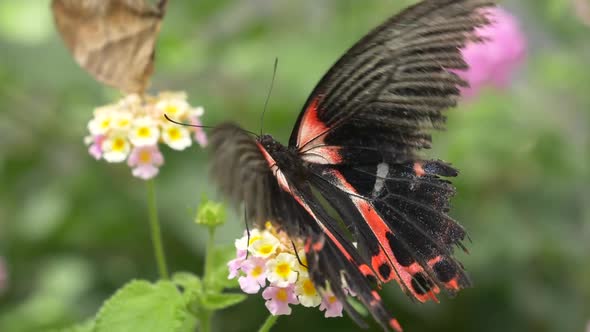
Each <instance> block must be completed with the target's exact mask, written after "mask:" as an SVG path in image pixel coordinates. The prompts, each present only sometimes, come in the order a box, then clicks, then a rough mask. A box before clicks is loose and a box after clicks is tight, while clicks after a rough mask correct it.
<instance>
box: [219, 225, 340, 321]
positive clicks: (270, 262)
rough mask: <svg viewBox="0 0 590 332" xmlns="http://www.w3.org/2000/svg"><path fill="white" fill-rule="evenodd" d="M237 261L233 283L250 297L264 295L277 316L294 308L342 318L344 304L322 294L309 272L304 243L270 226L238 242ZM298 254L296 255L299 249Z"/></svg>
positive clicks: (232, 270)
mask: <svg viewBox="0 0 590 332" xmlns="http://www.w3.org/2000/svg"><path fill="white" fill-rule="evenodd" d="M235 246H236V256H237V257H236V258H235V259H233V260H231V261H230V262H229V263H228V268H229V276H228V278H229V279H234V278H238V282H239V284H240V288H241V289H242V291H244V292H245V293H248V294H256V293H258V292H260V290H263V291H262V297H263V298H264V299H265V300H266V303H265V305H266V308H267V309H268V311H269V312H270V313H271V314H273V315H289V314H291V308H290V305H292V304H293V305H297V304H300V305H302V306H304V307H310V308H311V307H319V310H321V311H324V315H325V317H341V316H342V303H341V302H340V301H339V300H338V299H337V298H336V297H335V296H334V295H333V294H332V293H331V292H330V291H329V290H324V291H322V292H321V294H320V292H318V290H317V289H316V288H315V286H314V284H313V282H312V281H311V279H310V277H309V273H308V271H307V262H306V259H305V253H304V252H303V243H302V242H301V241H293V243H292V242H291V239H290V238H289V237H288V236H287V234H285V233H284V232H282V231H277V230H276V229H275V228H274V227H273V226H272V224H271V223H270V222H267V223H266V225H265V228H264V229H253V230H251V231H250V235H249V236H248V234H244V236H243V237H241V238H240V239H237V240H236V241H235ZM294 247H295V248H300V249H297V250H298V251H297V252H295V248H294Z"/></svg>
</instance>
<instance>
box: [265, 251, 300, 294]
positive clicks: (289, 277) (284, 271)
mask: <svg viewBox="0 0 590 332" xmlns="http://www.w3.org/2000/svg"><path fill="white" fill-rule="evenodd" d="M297 264H298V262H297V258H296V257H295V255H292V254H289V253H286V252H283V253H280V254H278V255H277V257H276V258H275V259H271V260H269V261H268V262H266V278H267V279H268V281H270V282H271V283H272V284H273V285H275V286H278V287H287V286H289V285H291V284H293V283H295V281H297V271H296V267H297Z"/></svg>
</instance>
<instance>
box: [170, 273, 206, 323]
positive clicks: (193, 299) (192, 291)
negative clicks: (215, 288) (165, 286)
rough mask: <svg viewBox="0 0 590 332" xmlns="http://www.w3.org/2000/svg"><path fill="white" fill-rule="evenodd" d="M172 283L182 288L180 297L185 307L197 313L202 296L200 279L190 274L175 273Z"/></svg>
mask: <svg viewBox="0 0 590 332" xmlns="http://www.w3.org/2000/svg"><path fill="white" fill-rule="evenodd" d="M172 282H174V283H175V284H176V285H178V286H180V287H182V288H183V293H182V297H183V298H184V301H185V303H186V307H187V308H188V309H189V310H190V311H191V312H192V313H193V314H196V313H198V310H199V305H200V303H201V296H202V294H203V283H202V282H201V279H200V278H199V277H197V276H196V275H194V274H192V273H190V272H177V273H175V274H174V275H173V276H172Z"/></svg>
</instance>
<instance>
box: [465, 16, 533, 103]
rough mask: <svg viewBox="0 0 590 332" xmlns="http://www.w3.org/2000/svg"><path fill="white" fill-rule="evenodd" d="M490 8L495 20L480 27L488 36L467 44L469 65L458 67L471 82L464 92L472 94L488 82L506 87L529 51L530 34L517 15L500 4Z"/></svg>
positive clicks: (479, 32)
mask: <svg viewBox="0 0 590 332" xmlns="http://www.w3.org/2000/svg"><path fill="white" fill-rule="evenodd" d="M488 12H489V18H490V19H491V20H492V23H491V24H490V25H488V26H485V27H483V28H480V29H478V30H477V34H478V35H479V36H481V37H483V38H484V39H485V40H484V41H483V42H482V43H470V44H467V46H465V48H464V49H463V50H462V53H463V57H464V58H465V61H466V62H467V64H468V65H469V69H468V70H466V71H457V74H458V75H459V76H461V77H462V78H463V79H464V80H466V81H467V82H469V84H470V88H465V89H462V94H463V96H465V97H468V98H469V97H473V96H475V95H477V93H478V92H479V90H480V89H481V88H482V87H483V86H484V85H487V84H492V85H494V86H495V87H497V88H503V87H506V86H507V85H508V84H509V81H510V76H511V74H512V72H514V70H515V69H516V68H517V66H518V65H519V64H520V63H521V62H522V60H523V59H524V57H525V55H526V38H525V36H524V34H523V32H522V31H521V29H520V26H519V23H518V21H517V19H516V17H514V16H513V15H512V14H510V13H509V12H508V11H506V10H505V9H503V8H500V7H497V8H494V9H490V10H489V11H488Z"/></svg>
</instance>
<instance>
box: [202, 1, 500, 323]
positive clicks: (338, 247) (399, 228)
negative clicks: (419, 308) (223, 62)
mask: <svg viewBox="0 0 590 332" xmlns="http://www.w3.org/2000/svg"><path fill="white" fill-rule="evenodd" d="M491 6H494V1H491V0H424V1H422V2H419V3H418V4H416V5H414V6H411V7H409V8H408V9H406V10H404V11H403V12H401V13H400V14H398V15H396V16H394V17H392V18H390V19H389V20H387V21H386V22H385V23H383V24H382V25H380V26H378V27H377V28H375V29H374V30H373V31H371V32H370V33H369V34H367V35H366V36H365V37H364V38H362V39H361V40H360V41H359V42H357V43H356V44H355V45H354V46H353V47H352V48H351V49H350V50H349V51H348V52H346V53H345V54H344V55H343V56H342V57H341V58H340V59H339V60H338V61H337V62H336V64H335V65H334V66H333V67H332V68H331V69H330V70H329V71H328V72H327V73H326V74H325V75H324V77H323V78H322V79H321V80H320V82H319V83H318V85H317V86H316V88H315V89H314V91H313V92H312V94H311V96H310V97H309V98H308V100H307V102H306V103H305V105H304V107H303V109H302V111H301V113H300V115H299V117H298V119H297V121H296V123H295V125H294V129H293V132H292V134H291V137H290V139H289V143H288V145H282V144H281V143H279V142H277V141H276V140H274V139H273V138H272V137H271V136H269V135H263V136H261V137H257V138H254V137H252V136H251V135H250V134H248V133H246V132H245V131H244V130H242V129H241V128H240V127H239V126H237V125H235V124H232V123H225V124H222V125H220V126H219V127H217V128H216V129H215V130H214V131H213V132H212V133H211V136H210V137H211V148H212V151H213V167H212V170H213V178H214V179H215V180H216V181H217V183H218V184H219V187H220V190H221V192H222V193H224V194H225V195H226V196H227V197H228V198H230V199H231V200H232V201H233V202H234V203H235V205H236V206H237V207H240V206H243V207H245V209H246V213H247V217H248V220H249V221H252V222H254V223H256V224H258V225H262V224H263V223H264V222H266V221H271V222H272V223H273V224H274V225H275V226H276V227H278V228H280V229H282V230H284V231H285V232H286V233H287V234H288V235H289V237H291V238H297V239H302V240H303V243H305V246H304V248H303V249H304V251H305V255H306V260H307V263H308V271H309V275H310V278H311V280H312V281H313V283H314V285H315V286H316V288H317V289H318V290H319V291H320V293H325V292H332V293H333V294H334V296H336V298H338V299H339V300H340V301H341V302H342V303H343V305H344V310H346V311H347V312H348V314H349V315H350V316H351V318H352V319H354V320H355V321H356V322H357V323H358V324H359V325H361V326H365V324H364V322H363V321H362V319H361V318H360V316H359V314H358V313H357V312H356V311H355V310H354V309H353V308H352V306H351V305H350V304H348V302H347V301H346V296H347V290H348V291H350V292H352V293H354V294H357V298H358V299H359V300H360V301H361V302H362V303H363V304H364V305H365V306H366V307H367V308H368V310H369V312H370V313H371V314H372V316H373V317H374V318H375V320H376V321H377V322H378V323H379V324H380V325H381V326H382V327H383V328H384V329H385V330H391V329H393V330H398V331H400V330H401V327H400V326H399V324H398V322H397V320H395V319H394V318H393V317H392V316H391V315H390V314H389V313H388V312H387V310H386V309H385V308H384V305H383V302H382V300H381V298H380V297H379V294H378V293H377V291H376V290H375V283H376V284H377V285H380V284H382V283H387V282H389V281H392V280H395V281H396V282H397V283H398V284H399V286H400V288H401V289H402V290H403V291H404V292H405V293H407V294H408V295H409V296H410V297H412V298H414V299H416V300H418V301H419V302H425V301H428V300H434V301H438V300H437V295H438V294H439V293H440V292H442V291H446V292H448V293H450V294H454V293H456V292H457V291H459V290H460V289H461V288H465V287H468V286H469V285H470V281H469V278H468V276H467V274H466V272H465V271H464V268H463V265H462V264H461V263H460V262H458V261H457V260H456V259H455V257H454V256H453V249H454V247H456V246H458V247H460V248H463V249H464V247H463V245H462V244H461V241H462V240H463V239H464V238H465V236H466V232H465V230H464V229H463V227H461V225H459V224H458V223H457V222H456V221H455V220H454V219H453V218H451V217H450V216H449V215H448V212H449V210H450V199H451V197H452V196H453V195H454V194H455V188H454V187H453V186H452V184H451V182H450V181H449V180H448V179H449V178H452V177H455V176H457V175H458V171H457V170H456V169H454V168H453V167H452V166H451V165H450V164H447V163H445V162H442V161H440V160H429V159H426V158H424V157H422V156H421V155H420V153H419V152H420V150H422V149H425V148H429V147H430V145H431V136H430V131H431V130H433V129H440V128H443V127H444V122H445V116H444V114H443V111H444V110H446V109H448V108H450V107H453V106H455V105H456V103H457V99H458V97H459V91H460V90H459V88H460V87H462V86H465V85H466V82H464V81H463V80H462V79H461V78H459V76H457V75H456V74H455V72H454V71H456V70H462V69H466V68H467V65H466V63H465V61H464V60H463V58H462V55H461V51H460V50H461V48H462V47H464V46H465V44H466V43H467V42H477V41H479V39H478V37H477V36H476V35H475V32H474V31H475V29H476V28H478V27H481V26H484V25H486V24H488V23H489V21H488V19H487V18H486V15H485V9H486V8H489V7H491Z"/></svg>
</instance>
